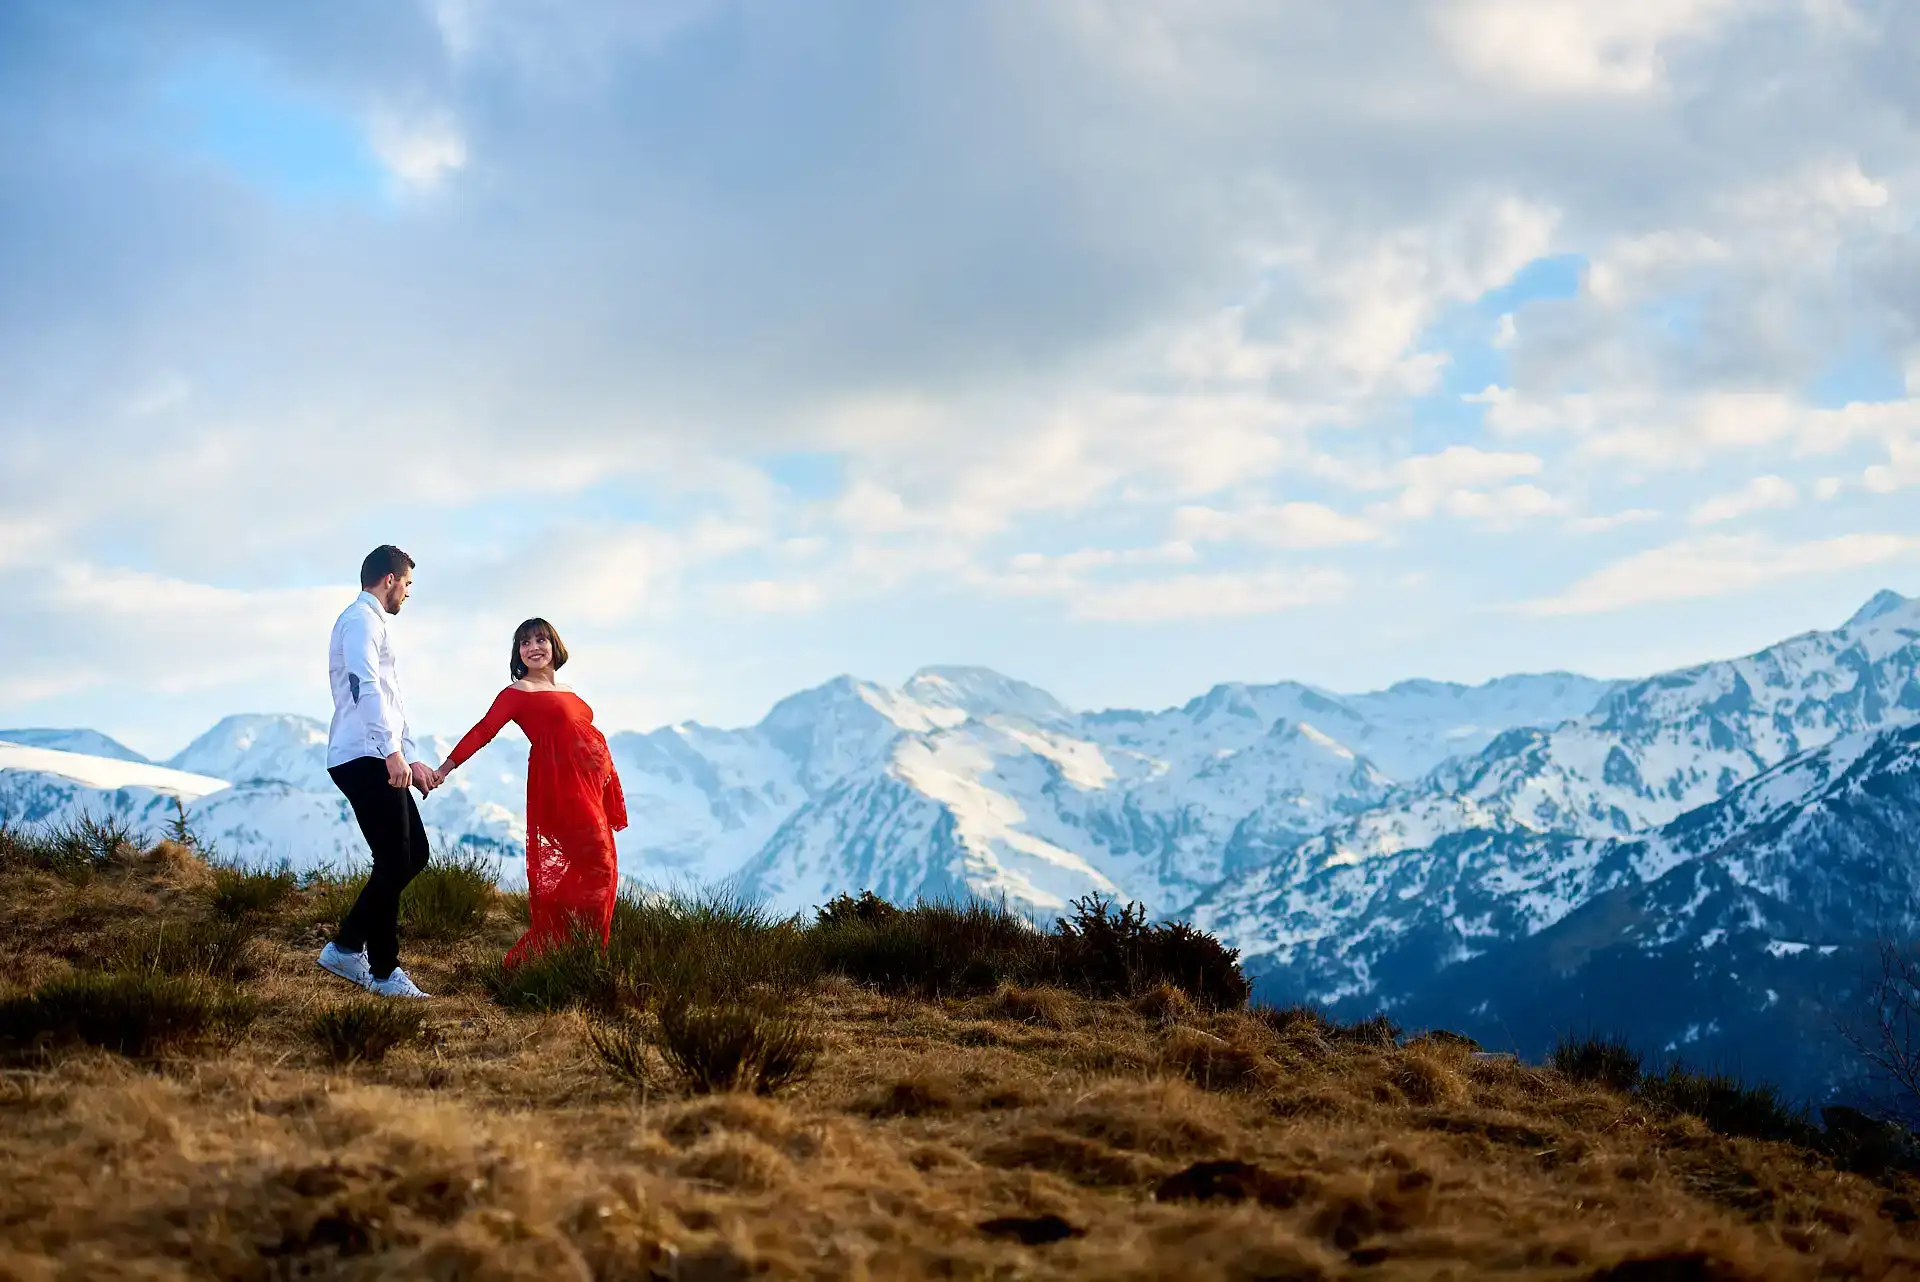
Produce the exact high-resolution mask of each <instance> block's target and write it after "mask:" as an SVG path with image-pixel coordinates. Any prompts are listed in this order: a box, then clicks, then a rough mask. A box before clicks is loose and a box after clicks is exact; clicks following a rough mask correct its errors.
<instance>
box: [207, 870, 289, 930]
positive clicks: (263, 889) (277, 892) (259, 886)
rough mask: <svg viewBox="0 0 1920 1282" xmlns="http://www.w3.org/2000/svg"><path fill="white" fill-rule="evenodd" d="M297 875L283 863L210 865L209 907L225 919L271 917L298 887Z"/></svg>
mask: <svg viewBox="0 0 1920 1282" xmlns="http://www.w3.org/2000/svg"><path fill="white" fill-rule="evenodd" d="M299 885H300V881H299V878H298V877H296V876H295V875H294V872H293V869H292V868H290V867H288V866H287V865H286V864H281V865H280V866H279V867H278V868H270V869H268V868H248V867H246V866H245V865H242V864H230V863H218V864H214V865H213V886H212V888H211V889H210V890H209V891H208V895H207V902H208V906H209V907H211V908H212V909H213V914H214V916H216V917H220V918H222V919H224V920H226V921H244V920H246V919H247V918H250V917H270V916H272V915H273V914H274V913H276V912H278V911H279V910H280V906H281V905H282V904H284V903H286V901H287V899H288V898H289V897H290V896H291V895H292V894H293V892H294V891H295V890H296V889H298V888H299Z"/></svg>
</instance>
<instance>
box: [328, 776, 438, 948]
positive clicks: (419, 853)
mask: <svg viewBox="0 0 1920 1282" xmlns="http://www.w3.org/2000/svg"><path fill="white" fill-rule="evenodd" d="M327 774H328V775H330V776H331V777H332V779H333V783H334V786H335V787H336V788H338V789H340V791H341V792H343V793H345V794H346V795H347V802H348V804H349V805H351V806H352V807H353V817H354V818H355V819H358V820H359V821H360V833H361V835H362V836H364V837H365V838H366V839H367V846H368V848H369V849H370V850H372V851H373V872H372V873H371V874H369V875H368V877H367V884H366V887H365V888H364V889H362V890H361V892H360V897H359V898H358V899H356V900H354V901H353V908H352V909H351V910H349V911H348V913H347V915H346V916H345V917H344V918H342V919H341V921H340V931H339V933H338V934H336V935H335V936H334V937H333V942H334V943H335V944H337V945H339V946H340V947H341V948H342V949H344V950H345V951H347V952H350V953H357V952H359V951H360V950H361V949H362V948H365V949H366V950H367V965H368V966H369V967H370V968H371V969H372V970H373V977H374V978H375V979H385V978H386V977H387V976H389V975H391V974H392V973H393V968H394V966H395V965H397V964H398V963H399V961H400V892H401V891H403V890H405V889H406V888H407V883H408V882H410V881H412V880H413V879H414V878H415V877H417V876H418V875H419V874H420V870H421V869H422V868H425V867H426V866H427V854H428V851H427V829H426V826H425V825H424V824H422V823H421V822H420V807H418V806H416V805H414V804H413V790H412V789H411V788H396V787H394V786H393V785H392V784H390V783H388V782H387V763H386V762H385V761H384V760H382V759H381V758H379V757H358V758H355V759H354V760H352V761H349V762H347V763H346V764H345V765H340V766H333V767H331V768H329V769H328V771H327Z"/></svg>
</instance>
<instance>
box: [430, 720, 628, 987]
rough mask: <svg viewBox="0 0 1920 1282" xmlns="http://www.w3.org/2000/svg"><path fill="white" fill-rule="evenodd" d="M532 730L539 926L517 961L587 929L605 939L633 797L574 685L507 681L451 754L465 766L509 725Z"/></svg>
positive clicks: (532, 844) (530, 889)
mask: <svg viewBox="0 0 1920 1282" xmlns="http://www.w3.org/2000/svg"><path fill="white" fill-rule="evenodd" d="M509 721H511V722H513V723H514V724H515V725H517V726H519V727H520V728H521V729H522V730H524V731H526V734H527V738H528V739H529V740H531V741H532V746H531V748H530V749H529V750H528V753H527V897H528V899H529V900H530V902H531V907H532V910H533V924H532V925H531V926H530V927H528V929H527V933H526V934H524V935H522V936H521V937H520V942H519V943H517V944H515V945H514V946H513V948H512V950H511V951H510V952H508V953H507V956H506V959H505V961H504V962H503V963H502V964H503V965H505V966H508V967H513V966H517V965H519V964H520V963H521V962H523V961H525V960H526V959H527V958H528V957H531V956H534V955H535V954H537V953H539V952H541V951H542V950H544V949H545V948H547V947H548V946H549V945H551V944H553V943H555V942H558V941H560V940H564V939H565V938H566V937H567V936H568V934H569V933H570V932H572V931H574V930H576V929H579V928H581V927H586V928H590V929H592V930H593V931H595V932H596V933H598V934H599V936H600V940H601V942H602V943H605V942H606V939H607V934H608V931H609V928H610V927H611V926H612V923H613V897H614V892H615V891H616V890H617V889H618V887H619V884H620V874H619V868H618V865H617V863H616V861H615V858H614V846H613V834H614V833H616V832H619V831H620V830H621V829H623V828H625V827H626V826H627V800H626V796H625V794H623V793H622V792H621V791H620V776H619V774H618V773H617V772H616V771H615V770H614V768H613V757H612V755H611V754H610V753H609V752H608V751H607V740H606V737H605V736H604V735H602V734H601V733H600V732H599V731H598V730H596V729H595V728H594V725H593V709H592V708H589V707H588V706H587V701H586V700H585V699H582V698H581V697H580V696H579V695H577V694H574V693H573V692H572V691H570V690H520V689H517V688H515V687H513V686H508V687H507V688H506V689H505V690H502V691H501V692H500V694H499V697H498V698H496V699H495V700H494V701H493V706H492V707H491V708H488V709H487V715H486V716H484V717H482V718H481V719H480V724H479V725H477V726H475V727H474V728H473V729H471V730H469V731H467V733H466V734H465V735H464V736H462V738H461V740H460V742H459V744H458V745H457V746H456V747H455V748H454V750H453V752H452V753H451V754H450V755H449V756H448V757H447V763H448V764H449V765H450V766H458V765H460V764H461V763H462V762H464V761H466V759H467V758H468V757H471V756H472V755H473V754H474V753H476V752H478V751H480V749H482V748H484V747H486V746H487V745H488V744H489V743H491V742H492V741H493V737H494V736H495V735H497V734H499V733H500V731H501V730H502V729H503V728H504V727H505V726H506V724H507V722H509Z"/></svg>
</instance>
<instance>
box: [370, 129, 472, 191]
mask: <svg viewBox="0 0 1920 1282" xmlns="http://www.w3.org/2000/svg"><path fill="white" fill-rule="evenodd" d="M370 135H371V139H372V143H373V151H374V154H375V155H376V156H378V157H379V158H380V162H381V163H382V164H384V165H385V166H386V167H387V168H388V170H390V171H391V172H392V173H393V175H394V176H395V177H396V178H398V179H399V180H400V181H401V182H402V183H403V184H404V185H406V186H408V187H411V188H418V189H431V188H433V187H435V186H437V185H438V184H439V183H440V182H441V180H443V179H444V178H446V177H447V175H449V174H451V173H453V172H455V171H456V170H459V169H462V168H464V167H465V166H466V163H467V142H466V138H465V137H464V136H463V135H462V134H461V131H460V126H459V123H458V122H457V121H455V120H454V118H453V117H452V116H451V115H450V114H449V113H447V112H445V111H436V112H429V113H427V114H424V115H421V114H413V115H402V114H399V113H396V112H393V111H381V112H378V113H376V114H375V115H374V117H373V120H372V123H371V125H370Z"/></svg>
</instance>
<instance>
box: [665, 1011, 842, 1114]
mask: <svg viewBox="0 0 1920 1282" xmlns="http://www.w3.org/2000/svg"><path fill="white" fill-rule="evenodd" d="M655 1018H656V1020H657V1021H658V1023H659V1028H660V1053H661V1055H662V1056H663V1057H664V1058H665V1059H666V1061H667V1063H668V1064H669V1065H671V1066H672V1067H673V1069H674V1070H675V1071H676V1072H678V1073H679V1074H680V1075H681V1077H683V1078H685V1079H686V1083H687V1087H688V1089H690V1090H692V1091H693V1092H694V1093H696V1094H701V1095H706V1094H711V1093H713V1092H715V1091H731V1090H740V1091H753V1092H755V1093H756V1094H760V1095H770V1094H772V1093H773V1092H774V1091H776V1090H778V1089H779V1088H780V1087H782V1086H784V1085H786V1084H788V1083H789V1082H794V1081H798V1080H799V1079H801V1078H803V1077H805V1076H806V1075H807V1074H808V1073H810V1072H812V1071H813V1065H814V1062H815V1060H816V1059H817V1057H818V1055H819V1039H818V1038H817V1037H815V1035H814V1032H813V1029H812V1026H811V1025H810V1024H809V1023H808V1022H807V1021H805V1020H803V1019H797V1018H794V1017H792V1016H789V1015H784V1014H779V1013H776V1012H774V1011H771V1010H768V1009H766V1008H764V1007H761V1006H757V1005H754V1004H751V1003H747V1002H728V1003H725V1004H723V1005H713V1006H708V1005H696V1004H693V1003H690V1002H682V1001H673V1002H668V1003H666V1004H665V1005H663V1006H662V1007H661V1008H660V1010H659V1011H658V1012H657V1014H656V1016H655Z"/></svg>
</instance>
